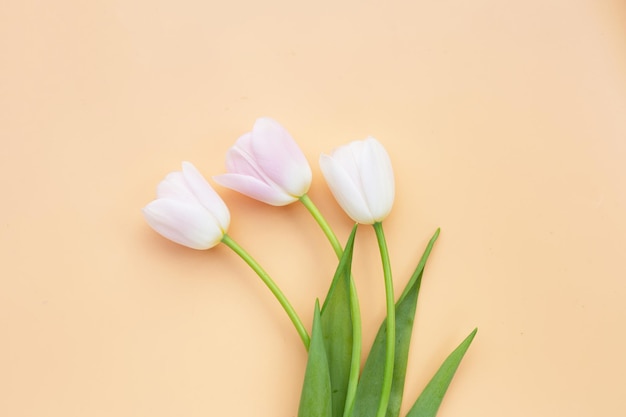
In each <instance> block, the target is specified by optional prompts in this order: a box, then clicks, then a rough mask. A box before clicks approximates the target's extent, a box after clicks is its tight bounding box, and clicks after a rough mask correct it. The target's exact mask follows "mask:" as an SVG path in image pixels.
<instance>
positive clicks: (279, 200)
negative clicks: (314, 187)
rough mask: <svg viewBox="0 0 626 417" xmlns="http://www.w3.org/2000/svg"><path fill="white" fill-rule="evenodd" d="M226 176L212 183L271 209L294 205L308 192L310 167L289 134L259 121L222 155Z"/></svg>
mask: <svg viewBox="0 0 626 417" xmlns="http://www.w3.org/2000/svg"><path fill="white" fill-rule="evenodd" d="M226 169H227V171H228V173H227V174H223V175H217V176H215V177H214V180H215V181H216V182H217V183H218V184H220V185H222V186H224V187H226V188H230V189H232V190H235V191H237V192H240V193H241V194H245V195H247V196H248V197H251V198H254V199H256V200H259V201H262V202H264V203H267V204H270V205H273V206H284V205H287V204H290V203H293V202H294V201H297V200H298V199H299V198H300V197H302V196H303V195H304V194H306V192H307V191H308V190H309V187H310V185H311V177H312V174H311V167H310V166H309V163H308V162H307V160H306V158H305V157H304V154H303V153H302V151H301V150H300V148H299V147H298V145H297V144H296V142H295V141H294V140H293V138H292V137H291V135H290V134H289V132H287V130H286V129H285V128H284V127H282V126H281V125H280V124H279V123H278V122H276V121H274V120H272V119H270V118H267V117H263V118H260V119H257V121H256V122H255V123H254V127H253V128H252V132H248V133H246V134H244V135H243V136H241V137H240V138H239V139H238V140H237V142H235V145H234V146H233V147H232V148H230V149H229V150H228V153H227V154H226Z"/></svg>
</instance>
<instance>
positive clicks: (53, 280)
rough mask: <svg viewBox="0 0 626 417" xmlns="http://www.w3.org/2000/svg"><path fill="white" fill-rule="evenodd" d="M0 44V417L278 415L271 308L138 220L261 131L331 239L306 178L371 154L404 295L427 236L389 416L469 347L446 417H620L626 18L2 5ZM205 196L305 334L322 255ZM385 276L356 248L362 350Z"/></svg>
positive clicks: (285, 375)
mask: <svg viewBox="0 0 626 417" xmlns="http://www.w3.org/2000/svg"><path fill="white" fill-rule="evenodd" d="M0 41H1V42H2V43H1V46H0V48H1V49H0V138H1V139H2V145H3V151H2V153H1V162H0V170H1V175H0V182H1V183H0V185H1V190H2V195H3V202H4V204H2V206H1V208H0V227H1V229H2V232H1V233H0V253H2V262H1V264H0V334H1V337H2V339H1V342H0V415H3V416H65V417H70V416H81V417H82V416H153V417H156V416H218V415H227V416H251V415H254V416H294V415H296V412H297V404H298V398H299V392H300V384H301V378H302V375H303V371H304V365H305V360H306V356H305V352H304V350H303V349H302V347H301V345H300V341H299V339H298V337H297V335H296V333H295V331H294V330H293V329H292V328H291V324H290V323H289V321H288V320H287V319H286V317H285V316H284V315H283V314H282V312H281V310H280V308H279V306H278V304H277V303H276V302H275V301H274V300H273V298H272V297H271V296H270V294H269V292H268V291H267V290H266V289H265V288H264V287H263V286H262V285H261V284H260V281H259V280H258V279H257V278H256V276H255V275H254V274H253V273H252V272H251V271H250V270H248V269H247V267H246V266H245V265H244V264H243V262H240V261H239V260H238V259H237V258H236V256H235V255H234V254H232V253H231V252H230V251H228V249H227V248H226V247H218V248H216V249H214V250H211V251H208V252H198V251H193V250H189V249H186V248H183V247H179V246H176V245H175V244H173V243H170V242H168V241H166V240H165V239H163V238H161V237H159V236H158V235H157V234H156V233H154V232H153V231H152V230H150V229H149V228H148V227H147V225H146V224H145V222H144V221H143V218H142V216H141V213H140V208H141V207H142V206H143V205H145V204H146V203H148V202H149V201H150V200H151V199H153V197H154V191H155V187H156V185H157V183H158V182H159V181H160V180H161V179H162V178H163V177H164V175H165V174H166V173H167V172H169V171H172V170H176V169H179V166H180V162H181V161H182V160H190V161H192V162H194V163H195V164H196V165H197V166H198V167H199V168H200V170H201V171H202V172H203V173H204V174H205V175H207V176H211V175H215V174H218V173H221V172H223V170H224V155H225V152H226V150H227V149H228V147H229V146H231V145H232V143H233V142H234V141H235V139H236V138H237V137H238V136H239V135H240V134H242V133H244V132H245V131H247V130H249V129H250V128H251V126H252V124H253V122H254V120H255V118H256V117H259V116H271V117H274V118H275V119H277V120H278V121H280V122H281V123H282V124H284V126H286V127H287V128H288V129H289V130H290V132H291V133H292V134H293V136H294V137H295V138H296V140H297V141H298V142H299V143H300V145H301V146H302V149H303V150H304V152H305V154H306V155H307V157H308V158H309V160H310V162H311V163H312V165H313V168H314V175H315V179H314V184H313V186H312V189H311V193H310V195H311V196H312V198H313V199H314V200H315V201H316V202H317V203H318V205H319V206H320V208H321V210H322V211H323V212H324V213H325V214H326V215H327V217H328V219H329V221H330V222H331V224H332V225H333V226H334V227H335V229H336V231H337V233H338V234H339V235H340V236H341V238H342V239H345V238H346V236H347V234H348V231H349V229H350V226H351V224H350V221H349V220H348V218H347V217H346V216H345V215H344V214H343V213H342V212H341V210H340V209H339V208H338V207H337V206H336V204H335V202H334V200H333V199H332V197H331V195H330V193H329V191H328V189H327V188H326V185H325V184H324V182H323V180H322V178H321V177H320V175H319V170H318V168H317V163H316V161H317V157H318V155H319V154H320V153H321V152H327V151H329V150H331V149H332V148H333V147H335V146H338V145H341V144H343V143H345V142H347V141H350V140H354V139H362V138H364V137H366V136H367V135H373V136H375V137H377V138H378V139H379V140H380V141H381V142H383V143H384V144H385V146H386V147H387V149H388V150H389V153H390V154H391V157H392V160H393V164H394V169H395V172H396V176H397V199H396V204H395V206H394V210H393V212H392V214H391V216H390V218H389V219H388V220H387V221H386V233H387V237H388V240H389V245H390V249H391V256H392V263H393V267H394V274H395V279H396V287H397V289H398V291H400V290H401V288H402V287H403V285H404V283H405V282H406V280H407V279H408V276H409V275H410V272H411V271H412V269H413V268H414V265H415V263H416V262H417V260H418V258H419V255H420V254H421V252H422V249H423V247H424V244H425V243H426V241H427V240H428V238H429V237H430V235H431V234H432V232H433V231H434V230H435V228H436V227H438V226H441V227H442V236H441V238H440V240H439V242H438V244H437V246H436V249H435V251H434V253H433V256H432V258H431V263H430V264H429V266H428V269H427V273H426V276H425V280H424V285H423V287H422V293H421V298H420V305H419V306H418V318H417V321H416V325H415V334H414V336H415V338H414V344H413V346H412V351H411V358H410V364H409V366H410V370H409V379H408V382H407V387H406V388H407V391H406V397H405V398H406V401H405V410H406V409H408V406H409V405H410V403H412V401H413V399H414V398H415V396H416V393H417V392H419V391H420V390H421V388H422V387H423V385H424V384H425V383H426V381H427V380H428V379H429V377H430V375H431V374H432V373H433V372H434V370H435V369H436V367H437V366H438V365H439V363H440V362H441V361H442V360H443V358H444V357H445V356H446V355H447V353H448V352H449V351H451V350H452V349H453V348H454V346H456V344H457V343H458V342H459V341H460V340H461V339H462V338H463V337H464V336H465V335H466V334H467V333H468V332H469V331H470V330H471V329H472V328H473V327H474V326H478V327H479V333H478V336H477V338H476V340H475V342H474V345H473V346H472V347H471V348H470V350H469V352H468V355H467V356H466V359H465V361H464V362H463V363H462V365H461V368H460V369H459V372H458V373H457V375H456V377H455V380H454V382H453V384H452V386H451V388H450V390H449V391H448V395H447V397H446V400H445V401H444V404H443V406H442V408H441V410H440V413H439V416H441V417H446V416H461V415H463V416H466V417H469V416H481V417H490V416H493V417H496V416H498V417H500V416H511V417H514V416H527V415H533V416H555V415H567V416H572V417H573V416H589V415H598V416H600V415H601V416H622V415H625V414H626V396H624V390H625V388H626V382H625V380H624V375H625V374H626V360H625V359H624V352H625V351H626V337H625V336H624V327H625V324H626V303H624V299H625V298H626V280H625V278H626V264H625V262H624V248H625V247H626V246H625V245H626V218H625V209H626V187H625V184H626V183H625V181H626V165H625V163H624V161H625V160H626V159H625V158H626V4H625V3H624V2H623V1H621V0H613V1H610V0H607V1H599V0H579V1H569V0H568V1H566V0H561V1H557V0H555V1H545V0H527V1H504V2H503V1H496V0H474V1H471V2H470V1H460V0H449V1H439V2H435V1H428V2H427V1H408V0H407V1H390V2H382V1H356V0H349V1H339V2H334V1H326V0H322V1H320V2H300V1H285V0H269V1H265V2H254V1H238V0H235V1H231V2H224V1H222V2H205V1H195V2H167V1H156V2H152V1H93V2H84V1H76V0H75V1H70V0H61V1H56V2H44V1H28V2H24V1H11V0H9V1H4V2H3V3H2V5H1V6H0ZM218 190H219V191H220V193H221V194H222V195H223V197H224V199H225V200H226V202H227V203H228V204H229V206H230V208H231V211H232V218H233V221H232V227H231V229H230V234H231V235H232V236H233V237H234V238H235V239H237V240H239V241H240V243H241V244H242V245H243V246H245V247H246V248H248V250H249V251H250V252H251V253H252V254H253V255H254V256H255V257H257V259H258V260H259V261H260V262H261V263H262V264H263V265H264V266H265V267H266V269H267V270H268V271H270V272H271V274H272V275H273V276H274V277H275V278H276V280H277V281H278V282H279V283H280V285H281V286H282V288H283V290H284V291H285V292H286V293H287V294H288V295H289V297H290V298H291V299H292V301H293V303H294V305H295V306H296V308H297V309H298V311H300V313H301V315H302V317H303V319H304V321H305V322H306V323H307V324H310V320H311V313H312V311H311V310H312V306H313V301H314V298H315V297H322V296H323V295H324V294H325V289H326V287H327V285H328V282H329V279H330V277H331V274H332V271H333V269H334V266H335V265H334V262H335V261H334V257H333V253H332V251H331V250H330V247H329V246H328V244H327V243H326V242H325V240H324V237H323V235H322V234H321V233H320V231H319V230H318V229H317V227H316V225H315V224H314V223H313V221H312V220H311V219H310V218H309V217H308V215H307V213H306V211H305V210H304V209H303V208H302V207H301V206H299V205H294V206H290V207H287V208H281V209H278V208H272V207H267V206H264V205H262V204H260V203H256V202H254V201H251V200H249V199H247V198H245V197H242V196H239V195H236V194H235V193H233V192H230V191H228V190H224V189H222V188H218ZM379 270H380V266H379V261H378V258H377V253H376V245H375V239H374V236H373V233H372V232H371V230H369V229H368V228H363V229H362V230H361V232H360V233H359V241H358V246H357V252H356V258H355V273H356V277H357V281H358V286H359V290H360V294H361V303H362V306H363V309H364V326H365V328H364V332H365V339H366V347H369V344H370V342H371V340H372V338H373V336H374V332H375V329H376V328H377V326H378V323H379V321H380V320H381V318H382V317H383V313H384V306H383V295H382V294H383V293H382V280H381V278H380V273H379Z"/></svg>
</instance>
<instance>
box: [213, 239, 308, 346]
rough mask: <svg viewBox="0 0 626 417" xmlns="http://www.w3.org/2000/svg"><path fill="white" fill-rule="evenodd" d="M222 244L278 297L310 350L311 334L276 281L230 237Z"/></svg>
mask: <svg viewBox="0 0 626 417" xmlns="http://www.w3.org/2000/svg"><path fill="white" fill-rule="evenodd" d="M222 243H224V244H225V245H226V246H228V247H229V248H231V249H232V250H233V251H234V252H235V253H236V254H237V255H239V257H240V258H241V259H243V260H244V261H245V262H246V263H247V264H248V265H249V266H250V268H252V270H253V271H254V272H256V274H257V275H258V276H259V278H261V280H262V281H263V283H264V284H265V285H266V286H267V288H269V290H270V291H271V292H272V294H274V297H276V299H277V300H278V302H279V303H280V305H281V306H282V307H283V309H284V310H285V312H286V313H287V315H288V316H289V319H291V322H292V323H293V325H294V326H295V328H296V331H297V332H298V334H299V335H300V339H302V343H304V347H305V349H306V350H309V344H310V343H311V338H310V337H309V334H308V333H307V331H306V328H305V327H304V324H302V320H300V317H298V313H296V311H295V310H294V308H293V307H292V306H291V303H289V300H287V297H285V294H283V292H282V291H281V290H280V288H278V285H276V283H275V282H274V280H272V278H271V277H270V276H269V274H268V273H267V272H265V270H264V269H263V268H262V267H261V265H259V263H258V262H257V261H256V260H254V258H253V257H252V256H250V254H249V253H248V252H246V251H245V249H243V248H242V247H241V246H239V244H238V243H237V242H235V241H234V240H233V239H232V238H231V237H230V236H228V235H224V237H223V238H222Z"/></svg>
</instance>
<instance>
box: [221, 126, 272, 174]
mask: <svg viewBox="0 0 626 417" xmlns="http://www.w3.org/2000/svg"><path fill="white" fill-rule="evenodd" d="M248 135H250V134H248ZM244 136H245V135H244ZM250 137H251V136H250ZM237 143H239V141H237ZM226 170H227V171H228V172H229V173H231V174H240V175H248V176H250V177H254V178H257V179H258V180H260V181H263V182H268V180H269V178H267V177H266V176H265V175H264V174H263V172H262V171H261V168H260V167H259V165H258V164H257V163H256V162H255V161H254V159H253V157H252V154H251V153H250V150H249V149H246V148H243V147H239V146H238V145H237V144H235V146H233V147H232V148H230V149H229V150H228V151H227V152H226ZM270 182H271V181H270Z"/></svg>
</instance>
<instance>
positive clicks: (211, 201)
mask: <svg viewBox="0 0 626 417" xmlns="http://www.w3.org/2000/svg"><path fill="white" fill-rule="evenodd" d="M183 176H184V178H185V181H186V184H187V186H188V187H189V189H190V190H191V192H192V193H193V195H194V196H195V197H196V199H197V201H198V202H199V203H200V204H202V206H204V208H205V209H206V210H207V211H208V212H209V213H210V214H211V215H212V216H213V217H214V218H215V219H216V220H217V222H218V224H219V225H220V227H221V228H222V230H223V231H226V229H228V226H229V224H230V212H229V211H228V207H226V204H225V203H224V200H222V198H221V197H220V196H219V195H218V194H217V192H215V190H214V189H213V187H211V185H210V184H209V183H208V182H207V180H206V179H204V177H203V176H202V174H200V172H199V171H198V170H197V169H196V167H195V166H194V165H193V164H192V163H191V162H183Z"/></svg>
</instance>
